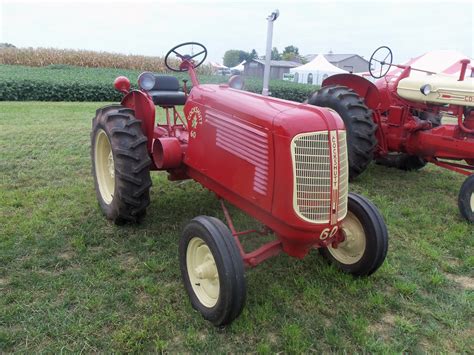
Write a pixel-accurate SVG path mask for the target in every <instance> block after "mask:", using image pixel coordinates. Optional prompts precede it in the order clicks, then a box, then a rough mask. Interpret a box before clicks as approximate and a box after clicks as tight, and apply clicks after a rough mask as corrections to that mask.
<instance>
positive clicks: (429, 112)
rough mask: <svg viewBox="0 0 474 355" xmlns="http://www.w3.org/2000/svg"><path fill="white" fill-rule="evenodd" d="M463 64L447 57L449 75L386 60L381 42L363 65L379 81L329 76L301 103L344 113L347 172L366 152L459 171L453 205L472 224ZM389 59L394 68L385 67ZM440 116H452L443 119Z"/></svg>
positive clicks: (365, 160) (473, 86)
mask: <svg viewBox="0 0 474 355" xmlns="http://www.w3.org/2000/svg"><path fill="white" fill-rule="evenodd" d="M469 63H470V61H469V60H468V59H464V60H461V61H460V62H457V63H452V66H451V67H450V68H448V69H449V70H448V71H449V72H459V76H458V77H454V76H452V75H446V74H443V73H434V72H430V71H426V70H423V69H419V68H413V67H411V66H410V65H397V64H392V51H391V50H390V49H389V48H388V47H385V46H383V47H380V48H378V49H377V50H376V51H375V52H374V54H373V55H372V57H371V59H370V64H369V71H370V73H371V75H372V76H373V77H374V78H376V79H379V80H377V81H376V82H375V83H372V82H371V81H369V80H367V79H365V78H363V77H361V76H358V75H354V74H338V75H334V76H331V77H329V78H327V79H326V80H324V81H323V84H322V88H321V89H320V90H319V91H317V92H316V93H314V94H313V95H312V96H311V97H310V98H309V99H308V103H310V104H313V105H316V106H320V107H329V108H332V109H334V110H336V111H337V112H338V113H339V115H340V116H341V118H342V119H343V120H344V123H345V126H346V129H347V135H348V138H347V140H348V151H349V173H350V177H351V178H355V177H356V176H358V175H359V174H361V173H362V172H363V171H364V170H365V169H366V168H367V166H368V164H369V163H370V162H371V161H372V160H373V159H376V160H377V162H378V163H380V164H384V165H388V166H391V167H396V168H399V169H403V170H416V169H421V168H422V167H424V166H425V165H426V163H433V164H435V165H437V166H440V167H443V168H446V169H449V170H452V171H455V172H457V173H460V174H463V175H465V176H467V179H466V180H465V182H464V184H463V185H462V187H461V190H460V192H459V197H458V206H459V210H460V212H461V215H462V216H463V217H464V218H465V219H466V220H468V221H470V222H471V223H474V175H473V171H474V79H473V78H472V68H471V70H468V66H469ZM392 66H395V67H398V68H399V69H401V70H400V72H399V73H394V72H389V70H390V68H391V67H392ZM469 71H471V73H469ZM420 73H421V74H420ZM415 74H418V75H415ZM466 74H469V75H470V77H469V76H467V75H466ZM446 117H448V119H449V117H450V118H451V121H454V122H446V123H445V122H443V120H444V119H445V118H446Z"/></svg>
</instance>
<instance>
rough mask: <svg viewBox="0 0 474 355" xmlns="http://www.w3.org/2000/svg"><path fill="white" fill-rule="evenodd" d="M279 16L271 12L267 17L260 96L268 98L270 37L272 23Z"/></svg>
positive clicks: (278, 13)
mask: <svg viewBox="0 0 474 355" xmlns="http://www.w3.org/2000/svg"><path fill="white" fill-rule="evenodd" d="M279 15H280V11H278V9H277V10H275V11H273V12H272V13H271V14H270V16H268V17H267V21H268V26H267V52H266V54H265V69H264V71H263V90H262V95H264V96H268V94H269V92H268V83H269V81H270V60H271V59H272V37H273V22H275V20H276V19H277V18H278V16H279Z"/></svg>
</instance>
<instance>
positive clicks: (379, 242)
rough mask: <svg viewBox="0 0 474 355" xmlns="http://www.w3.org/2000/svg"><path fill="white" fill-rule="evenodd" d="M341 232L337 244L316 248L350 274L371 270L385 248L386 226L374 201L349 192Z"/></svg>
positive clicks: (380, 261) (376, 265) (355, 274)
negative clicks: (334, 246)
mask: <svg viewBox="0 0 474 355" xmlns="http://www.w3.org/2000/svg"><path fill="white" fill-rule="evenodd" d="M341 232H342V233H343V235H344V237H345V240H344V241H343V242H341V243H339V245H338V246H337V248H333V247H332V246H329V247H327V248H320V249H319V251H320V253H321V254H322V255H323V256H324V257H325V258H326V259H327V260H328V261H329V262H330V263H331V264H334V265H335V266H336V267H338V268H339V269H341V270H342V271H344V272H347V273H350V274H352V275H354V276H368V275H370V274H372V273H374V272H375V271H376V270H377V269H378V268H379V267H380V266H381V265H382V263H383V261H384V260H385V256H386V255H387V249H388V232H387V227H386V225H385V222H384V220H383V217H382V215H381V214H380V212H379V211H378V209H377V208H376V207H375V206H374V204H373V203H372V202H370V201H369V200H368V199H366V198H365V197H362V196H360V195H357V194H353V193H350V194H349V199H348V212H347V216H346V218H345V219H344V220H343V221H342V224H341Z"/></svg>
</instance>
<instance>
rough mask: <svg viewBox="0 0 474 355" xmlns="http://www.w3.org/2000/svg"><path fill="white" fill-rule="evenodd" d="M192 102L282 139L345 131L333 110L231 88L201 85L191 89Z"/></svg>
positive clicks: (190, 98)
mask: <svg viewBox="0 0 474 355" xmlns="http://www.w3.org/2000/svg"><path fill="white" fill-rule="evenodd" d="M189 100H191V101H193V102H196V103H198V104H201V105H204V106H206V107H209V108H211V107H212V110H213V111H217V112H221V113H225V115H230V116H232V117H233V118H235V119H239V120H242V121H245V122H247V123H251V124H255V125H256V126H258V127H262V128H265V129H267V130H271V131H272V132H273V133H274V134H277V135H281V136H290V137H291V136H294V135H296V134H299V133H305V132H314V131H325V130H336V129H343V128H344V125H343V122H342V120H341V118H340V117H339V115H338V114H337V113H336V112H335V111H332V110H330V109H327V108H319V107H315V106H312V105H307V104H301V103H297V102H293V101H288V100H282V99H278V98H273V97H265V96H262V95H258V94H254V93H251V92H247V91H242V90H236V89H232V88H230V87H229V86H228V85H211V84H210V85H200V86H198V87H195V88H193V89H192V91H191V94H190V97H189Z"/></svg>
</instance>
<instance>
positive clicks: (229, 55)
mask: <svg viewBox="0 0 474 355" xmlns="http://www.w3.org/2000/svg"><path fill="white" fill-rule="evenodd" d="M241 52H244V51H241V50H238V49H229V50H228V51H227V52H225V53H224V65H225V66H226V67H229V68H230V67H235V66H236V65H237V64H239V63H241V62H242V60H243V59H242V60H240V58H241ZM244 53H245V52H244Z"/></svg>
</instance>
